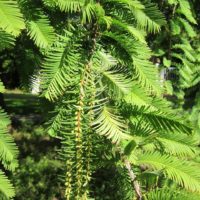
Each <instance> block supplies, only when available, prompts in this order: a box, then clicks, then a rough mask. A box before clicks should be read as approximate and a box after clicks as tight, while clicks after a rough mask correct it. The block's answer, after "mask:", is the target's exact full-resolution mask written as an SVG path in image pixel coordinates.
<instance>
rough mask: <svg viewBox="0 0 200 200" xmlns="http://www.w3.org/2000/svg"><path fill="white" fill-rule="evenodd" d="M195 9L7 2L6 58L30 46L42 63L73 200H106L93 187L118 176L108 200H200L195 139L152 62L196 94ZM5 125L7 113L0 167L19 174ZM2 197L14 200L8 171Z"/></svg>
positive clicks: (137, 2)
mask: <svg viewBox="0 0 200 200" xmlns="http://www.w3.org/2000/svg"><path fill="white" fill-rule="evenodd" d="M193 5H194V3H191V1H189V0H168V1H150V0H96V1H95V0H18V1H13V0H11V1H8V0H7V1H6V0H0V50H4V49H6V48H11V47H12V46H13V45H15V41H16V40H17V41H18V40H19V38H20V39H21V42H23V38H26V40H27V37H28V38H29V40H32V41H33V43H34V45H33V50H34V52H35V54H37V55H38V57H39V60H40V62H39V63H40V64H39V65H40V66H39V72H37V76H38V77H39V80H40V90H41V94H40V95H41V97H45V98H46V99H48V100H49V101H50V102H52V103H53V104H54V110H53V111H51V114H50V116H51V118H50V120H49V121H48V122H47V126H48V127H47V132H48V134H49V135H50V136H52V137H56V138H59V139H60V142H61V144H62V147H61V149H60V151H59V152H58V159H60V160H61V162H62V168H61V170H60V174H58V176H61V177H62V178H61V182H62V183H63V191H64V193H65V199H66V200H86V199H105V198H104V197H103V194H102V196H101V197H99V196H95V194H96V192H95V191H94V190H95V189H94V188H95V185H94V184H92V182H93V183H94V181H93V180H94V179H96V178H98V177H95V173H96V172H97V171H98V170H99V169H103V168H104V169H107V170H112V169H113V167H114V169H115V170H116V171H117V173H116V174H117V178H116V177H115V178H116V180H115V181H113V180H110V183H112V185H114V186H115V187H116V188H119V192H118V193H116V194H112V195H111V197H110V199H120V200H123V199H124V200H125V199H127V200H132V199H147V200H151V199H152V200H156V199H158V200H160V199H175V200H178V199H191V197H192V199H199V195H198V193H199V192H200V173H199V163H198V162H197V161H196V160H195V158H196V157H198V156H199V149H198V143H199V140H198V137H196V134H195V132H194V131H193V128H192V126H191V125H190V124H189V123H186V120H185V119H184V117H181V116H179V114H178V113H177V112H176V111H175V110H174V109H172V106H171V103H170V102H169V101H167V100H166V99H165V98H164V96H165V95H166V94H167V93H168V92H169V84H171V83H169V82H165V81H164V82H163V81H161V80H160V76H159V69H158V67H156V64H157V63H155V62H153V60H158V59H159V60H160V61H161V65H162V64H163V67H164V68H165V67H166V68H168V67H170V66H174V67H176V68H177V69H178V70H179V73H178V75H179V76H180V79H179V81H180V84H179V82H177V85H178V86H180V87H186V86H188V84H192V83H191V82H190V80H188V77H189V76H185V73H186V70H189V68H190V67H191V68H192V69H191V70H193V69H194V68H193V66H194V65H196V63H197V62H198V56H197V55H199V50H198V43H196V42H195V40H196V37H197V33H196V31H195V29H196V24H197V21H196V19H195V16H196V15H195V11H194V7H193ZM167 45H168V46H167ZM193 51H194V52H195V54H193V53H192V52H193ZM18 53H19V54H20V52H18ZM27 67H29V66H27ZM191 70H189V72H187V73H190V72H191ZM193 73H194V74H196V71H194V72H191V73H190V75H191V76H193ZM195 83H196V82H195ZM193 84H194V83H193ZM172 85H173V84H172ZM176 87H177V86H176ZM3 88H4V87H3V84H2V83H1V84H0V92H3ZM41 109H42V108H41ZM8 124H9V120H8V117H7V116H6V114H5V113H4V111H3V110H0V127H1V129H0V158H1V161H2V163H3V166H4V167H5V169H8V170H14V169H15V168H16V167H17V161H16V157H17V148H16V147H15V145H14V143H13V140H12V138H11V137H10V136H9V135H8V133H7V132H8V131H7V126H8ZM111 166H112V167H111ZM0 192H1V195H2V199H11V198H12V197H13V196H14V190H13V187H12V184H11V183H10V182H9V180H8V179H7V178H6V176H5V175H4V173H3V172H1V171H0ZM61 192H62V191H61ZM110 193H112V191H110Z"/></svg>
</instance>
